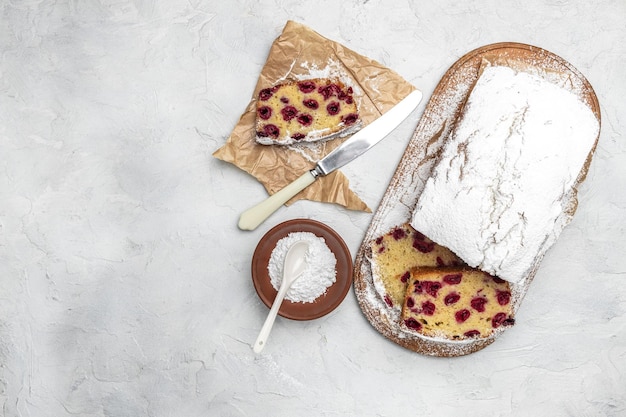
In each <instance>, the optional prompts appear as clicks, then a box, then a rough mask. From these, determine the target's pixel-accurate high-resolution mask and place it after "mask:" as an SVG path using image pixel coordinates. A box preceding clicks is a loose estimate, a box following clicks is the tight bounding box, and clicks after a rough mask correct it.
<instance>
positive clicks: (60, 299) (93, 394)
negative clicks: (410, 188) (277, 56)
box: [0, 0, 626, 417]
mask: <svg viewBox="0 0 626 417" xmlns="http://www.w3.org/2000/svg"><path fill="white" fill-rule="evenodd" d="M421 3H427V2H413V1H408V0H400V1H397V0H369V1H368V0H364V1H358V0H348V1H335V0H321V1H315V2H311V1H280V0H274V1H269V0H263V1H255V0H236V1H210V0H209V1H202V0H188V1H180V0H177V1H169V0H134V1H130V0H85V1H72V0H66V1H54V0H50V1H47V0H24V1H19V0H15V1H3V2H1V3H0V53H1V58H0V405H1V409H2V411H3V415H5V416H36V417H47V416H56V417H61V416H70V415H73V416H154V417H157V416H158V417H161V416H262V415H273V416H293V415H310V416H352V415H358V416H402V415H433V416H456V415H464V416H528V415H542V416H543V415H545V416H547V415H550V416H624V415H626V258H625V257H624V253H625V252H626V242H625V239H624V237H625V230H624V219H625V218H626V216H625V214H626V192H625V191H624V186H625V181H626V146H625V143H626V141H624V137H623V131H624V130H625V129H626V126H625V124H626V100H625V99H624V97H626V78H625V77H624V68H625V67H626V43H624V39H626V25H625V24H624V21H625V20H626V3H625V2H624V1H623V0H602V1H595V2H592V1H581V0H545V1H540V0H530V1H507V2H503V1H497V0H487V1H480V2H479V1H457V0H443V1H437V2H429V3H430V4H421ZM288 19H293V20H296V21H298V22H300V23H303V24H306V25H308V26H309V27H311V28H312V29H314V30H316V31H318V32H319V33H321V34H323V35H325V36H327V37H329V38H331V39H333V40H337V41H339V42H341V43H343V44H345V45H346V46H348V47H349V48H351V49H354V50H356V51H357V52H359V53H361V54H363V55H366V56H369V57H371V58H373V59H376V60H378V61H380V62H382V63H384V64H385V65H387V66H389V67H390V68H392V69H394V70H395V71H397V72H398V73H400V74H401V75H402V76H404V77H405V78H406V79H407V80H409V81H410V82H412V83H414V84H415V85H416V86H417V87H418V88H420V89H421V90H422V91H423V92H424V96H425V99H424V101H423V102H422V104H421V105H420V108H419V109H418V110H417V111H416V112H415V113H414V114H413V115H412V116H411V117H410V118H409V119H408V120H407V121H406V122H405V123H404V124H403V125H402V126H401V127H400V128H399V129H398V130H396V131H395V132H394V133H393V134H392V136H390V137H389V138H387V139H386V140H385V142H384V146H381V147H379V148H377V149H376V151H373V152H370V153H369V154H367V155H365V156H364V157H362V158H361V159H360V160H358V161H355V162H354V163H353V164H351V165H349V166H348V167H346V168H345V169H344V172H345V173H346V174H347V175H348V176H349V178H350V180H351V182H352V184H353V185H354V188H355V190H356V191H357V192H358V193H359V194H360V195H361V196H362V198H363V199H364V200H365V201H366V202H367V203H368V204H369V205H370V206H371V207H373V208H375V207H376V206H377V204H378V202H379V200H380V198H381V197H382V194H383V192H384V190H385V188H386V187H387V184H388V181H389V179H390V178H391V175H392V174H393V171H394V170H395V166H396V164H397V162H398V160H399V158H400V156H401V154H402V152H403V151H404V147H405V146H406V144H407V142H408V140H409V138H410V136H411V133H412V131H413V129H414V127H415V125H416V124H417V121H418V120H419V117H420V115H421V112H422V111H423V108H424V105H425V103H426V101H427V99H428V98H429V96H430V94H431V93H432V90H433V89H434V88H435V86H436V84H437V82H438V80H439V79H440V78H441V76H442V75H443V73H444V71H445V70H446V69H447V68H448V67H449V66H450V65H451V64H452V63H453V62H454V61H455V60H456V59H458V58H459V57H460V56H461V55H463V54H464V53H466V52H468V51H470V50H472V49H474V48H476V47H479V46H482V45H485V44H489V43H493V42H500V41H517V42H524V43H530V44H534V45H537V46H540V47H543V48H545V49H548V50H550V51H552V52H554V53H557V54H558V55H560V56H562V57H563V58H565V59H567V60H569V61H570V62H571V63H572V64H574V65H575V66H576V67H577V68H578V69H579V70H581V71H582V72H583V73H584V74H585V75H586V76H587V78H588V79H589V80H590V81H591V83H592V85H593V86H594V88H595V90H596V93H597V95H598V97H599V100H600V103H601V106H602V112H603V114H602V117H603V121H602V134H601V139H600V142H599V145H598V149H597V154H596V157H595V159H594V161H593V164H592V166H591V171H590V173H589V177H588V179H587V182H586V183H585V184H584V185H583V187H582V188H581V190H580V206H579V210H578V213H577V215H576V217H575V219H574V221H573V222H572V224H571V225H570V226H569V227H568V228H567V229H566V231H565V232H564V233H563V235H562V236H561V239H560V240H559V242H558V244H557V245H556V246H555V247H554V248H553V250H551V251H550V253H549V254H548V256H547V258H546V259H545V261H544V263H543V266H542V268H541V271H540V272H539V274H538V276H537V279H536V280H535V283H534V284H533V286H532V288H531V290H530V292H529V293H528V295H527V298H526V299H525V301H524V305H523V306H522V309H521V311H520V312H519V314H518V321H517V324H516V326H515V327H514V328H513V329H511V330H509V331H508V332H506V333H505V334H504V335H503V337H502V338H501V339H500V340H498V341H497V342H496V343H495V344H493V345H491V346H490V347H488V348H486V349H485V350H483V351H480V352H478V353H475V354H473V355H470V356H467V357H462V358H457V359H441V358H430V357H425V356H420V355H417V354H415V353H413V352H410V351H407V350H405V349H403V348H401V347H398V346H396V345H395V344H393V343H391V342H389V341H387V340H386V339H384V338H383V337H382V336H380V335H379V334H378V333H376V331H375V330H374V329H373V328H372V327H371V326H370V325H369V323H368V322H367V321H366V319H365V318H364V316H363V315H362V314H361V311H360V309H359V307H358V305H357V302H356V299H355V297H354V293H353V292H352V291H351V292H350V293H349V294H348V296H347V298H346V300H345V301H344V303H343V304H342V305H341V306H340V307H339V308H338V309H337V310H336V311H334V312H333V313H331V314H330V315H328V316H326V317H323V318H321V319H318V320H314V321H310V322H296V321H290V320H285V319H279V320H278V322H277V323H276V325H275V328H274V331H273V333H272V336H271V338H270V343H269V344H268V346H267V347H266V349H265V350H264V352H263V353H262V354H261V355H258V356H257V355H254V354H253V352H252V350H251V348H250V345H251V344H252V343H253V342H254V339H255V338H256V335H257V332H258V330H259V329H260V327H261V325H262V323H263V320H264V318H265V315H266V314H267V311H268V310H267V308H266V307H265V306H264V305H263V304H262V303H261V302H260V301H259V299H258V298H257V296H256V293H255V291H254V288H253V286H252V283H251V279H250V260H251V257H252V252H253V250H254V248H255V246H256V244H257V242H258V240H259V239H260V238H261V236H262V235H263V234H264V233H265V232H266V231H267V230H269V229H270V228H271V227H272V226H274V225H276V224H278V223H279V222H281V221H284V220H288V219H293V218H298V217H304V218H313V219H316V220H319V221H322V222H324V223H326V224H328V225H329V226H331V227H333V228H334V229H335V230H337V231H338V232H339V233H340V234H341V235H342V236H343V238H344V239H345V241H346V242H347V244H348V246H349V247H350V249H351V251H352V252H353V254H354V253H356V250H357V248H358V246H359V244H360V243H361V239H362V236H363V233H364V231H365V230H366V228H367V226H368V225H369V222H370V220H371V216H372V215H371V214H368V213H360V212H349V211H345V210H342V209H341V208H338V207H336V206H332V205H323V204H320V203H312V202H300V203H297V204H295V205H293V206H291V207H289V208H283V209H281V211H280V212H279V213H277V214H276V215H274V216H273V217H272V218H271V219H270V220H268V221H267V222H266V223H264V224H263V225H262V226H261V227H259V228H258V229H257V230H255V231H253V232H243V231H240V230H238V229H237V227H236V222H237V219H238V216H239V213H240V212H241V211H243V210H244V209H246V208H248V206H249V205H250V204H252V203H255V202H257V201H259V200H261V199H263V198H264V197H265V191H264V189H263V187H262V186H261V185H260V184H259V183H258V182H256V180H255V179H254V178H252V177H251V176H249V175H247V174H245V173H244V172H243V171H241V170H239V169H238V168H236V167H234V166H232V165H229V164H226V163H224V162H221V161H219V160H217V159H215V158H213V157H212V155H211V154H212V152H214V151H215V150H216V149H217V148H218V147H220V146H221V145H222V144H223V143H224V142H225V139H226V137H227V136H228V134H229V133H230V130H231V129H232V128H233V126H234V125H235V123H236V122H237V120H238V118H239V116H240V114H241V112H242V111H243V110H244V107H245V105H246V104H247V102H248V100H249V98H250V95H251V93H252V89H253V88H254V85H255V83H256V80H257V75H258V73H259V71H260V69H261V66H262V65H263V63H264V61H265V58H266V56H267V53H268V50H269V46H270V44H271V42H272V41H273V40H274V39H275V38H276V37H277V36H278V35H279V33H280V31H281V30H282V28H283V26H284V24H285V22H286V21H287V20H288ZM372 165H376V169H368V168H370V167H371V166H372Z"/></svg>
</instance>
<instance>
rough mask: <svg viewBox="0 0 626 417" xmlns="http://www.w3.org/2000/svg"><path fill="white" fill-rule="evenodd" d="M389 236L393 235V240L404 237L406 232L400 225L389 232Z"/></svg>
mask: <svg viewBox="0 0 626 417" xmlns="http://www.w3.org/2000/svg"><path fill="white" fill-rule="evenodd" d="M391 237H393V238H394V240H400V239H404V238H405V237H406V232H405V231H404V229H402V228H400V227H396V228H395V229H393V231H392V232H391Z"/></svg>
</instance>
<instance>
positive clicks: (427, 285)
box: [422, 281, 441, 298]
mask: <svg viewBox="0 0 626 417" xmlns="http://www.w3.org/2000/svg"><path fill="white" fill-rule="evenodd" d="M422 288H424V291H426V293H427V294H430V295H432V296H433V297H435V298H436V297H437V292H438V291H439V290H440V289H441V283H440V282H437V281H424V282H422Z"/></svg>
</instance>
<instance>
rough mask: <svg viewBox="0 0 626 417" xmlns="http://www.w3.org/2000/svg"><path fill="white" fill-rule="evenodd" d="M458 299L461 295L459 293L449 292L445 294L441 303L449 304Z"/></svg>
mask: <svg viewBox="0 0 626 417" xmlns="http://www.w3.org/2000/svg"><path fill="white" fill-rule="evenodd" d="M460 299H461V296H460V295H459V294H457V293H455V292H451V293H450V294H448V295H446V296H445V298H444V299H443V303H444V304H445V305H447V306H450V305H452V304H455V303H456V302H458V301H459V300H460Z"/></svg>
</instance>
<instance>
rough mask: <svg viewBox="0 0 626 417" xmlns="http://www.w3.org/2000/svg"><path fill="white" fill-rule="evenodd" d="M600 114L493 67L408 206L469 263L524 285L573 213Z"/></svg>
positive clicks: (420, 225) (418, 223)
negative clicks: (423, 183) (413, 202)
mask: <svg viewBox="0 0 626 417" xmlns="http://www.w3.org/2000/svg"><path fill="white" fill-rule="evenodd" d="M598 131H599V122H598V120H597V118H596V116H595V115H594V113H593V112H592V110H591V109H590V108H589V107H588V106H587V105H585V104H584V103H583V102H582V101H581V99H580V98H579V97H578V96H577V95H576V94H574V93H572V92H570V91H568V90H567V89H565V88H561V87H559V86H557V85H556V84H553V83H552V82H550V81H547V80H545V79H544V78H542V77H539V76H536V75H534V74H531V73H526V72H521V71H516V70H514V69H512V68H509V67H504V66H493V67H491V66H488V67H486V68H485V69H484V72H483V73H482V75H481V76H480V77H479V78H478V80H477V82H476V84H475V86H474V87H473V89H472V91H471V93H470V94H469V97H468V99H467V102H466V104H465V106H464V108H463V112H462V114H461V116H460V119H459V121H458V123H457V125H456V126H455V129H454V131H453V133H452V135H451V137H450V138H449V139H448V140H447V141H446V143H445V145H444V147H443V150H442V153H441V157H440V160H439V161H438V162H437V164H436V165H435V167H434V169H433V172H432V175H431V176H430V178H428V180H427V181H426V184H425V187H424V190H423V192H422V193H421V195H420V196H419V199H418V200H417V203H416V205H415V208H414V210H413V213H412V218H411V221H410V223H411V225H412V226H413V227H414V228H415V229H417V230H420V231H421V232H422V233H424V234H426V235H427V236H429V237H430V238H431V239H433V240H435V241H436V242H438V243H439V244H441V245H443V246H445V247H447V248H449V249H450V250H452V251H453V252H454V253H455V254H457V255H458V256H459V257H460V258H461V259H463V261H464V262H465V263H467V264H468V265H469V266H471V267H475V268H478V269H480V270H483V271H485V272H488V273H489V274H491V275H495V276H498V277H500V278H502V279H505V280H507V281H510V282H515V283H521V282H522V281H523V280H524V279H525V278H527V277H528V276H529V275H530V274H531V272H532V271H534V270H535V269H536V267H537V265H538V263H539V261H540V260H541V258H542V257H543V255H544V254H545V252H546V251H547V250H548V248H549V247H550V246H551V245H552V244H553V243H554V242H555V240H556V239H557V237H558V236H559V234H560V233H561V231H562V229H563V228H564V227H565V225H566V224H567V223H568V222H569V220H570V219H571V214H572V213H573V211H574V210H573V209H572V207H571V204H572V202H574V203H575V200H576V199H575V193H576V189H575V186H576V184H577V183H578V182H579V180H580V178H579V176H580V175H582V174H581V172H582V171H583V166H584V164H585V163H586V160H587V158H588V155H589V154H590V152H591V151H592V149H593V147H594V146H595V141H596V139H597V136H598Z"/></svg>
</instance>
